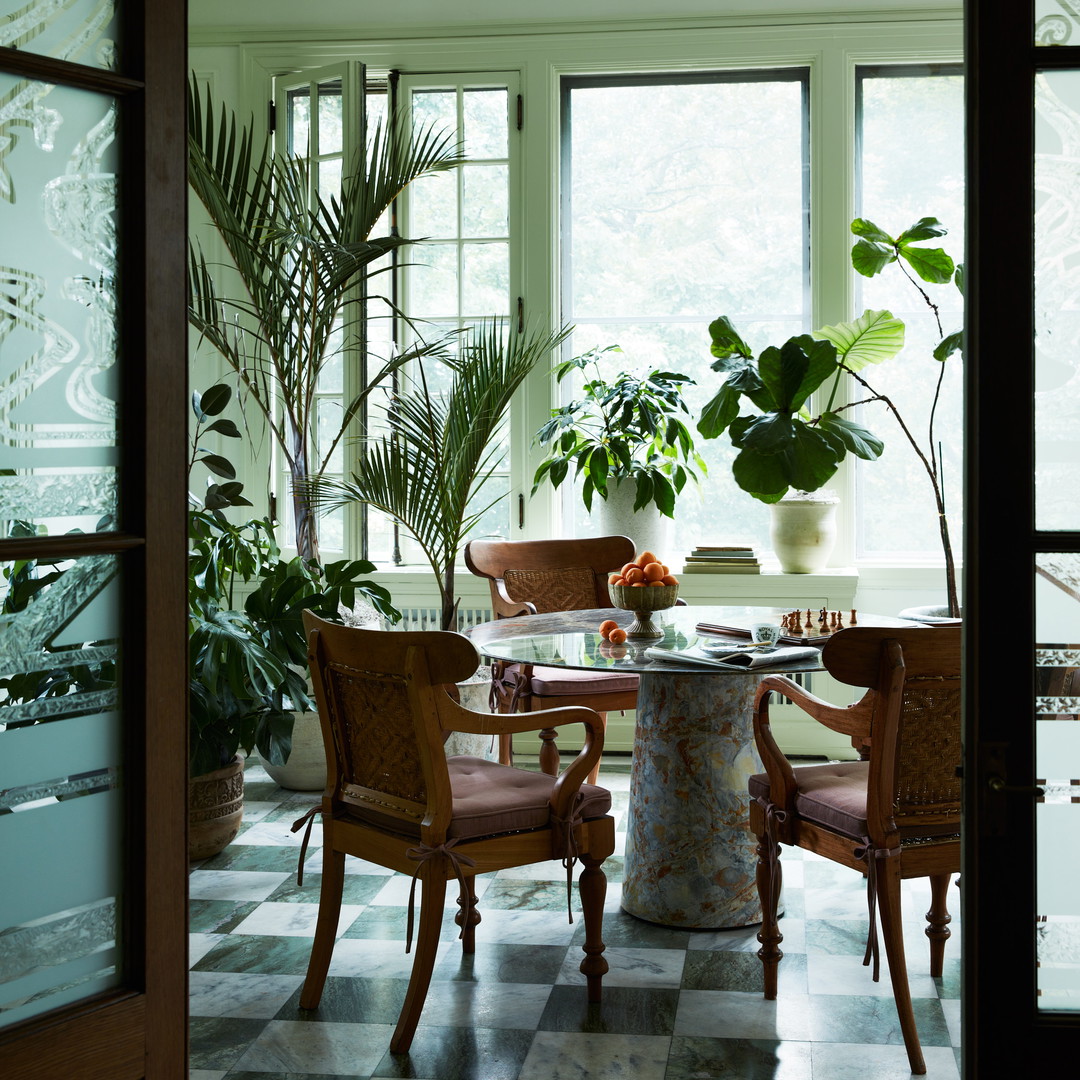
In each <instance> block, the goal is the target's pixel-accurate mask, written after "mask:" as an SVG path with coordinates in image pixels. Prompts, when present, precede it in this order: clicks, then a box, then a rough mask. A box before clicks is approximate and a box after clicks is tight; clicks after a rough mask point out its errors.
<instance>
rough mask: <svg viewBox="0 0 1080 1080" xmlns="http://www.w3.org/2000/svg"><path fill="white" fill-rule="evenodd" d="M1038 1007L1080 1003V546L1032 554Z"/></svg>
mask: <svg viewBox="0 0 1080 1080" xmlns="http://www.w3.org/2000/svg"><path fill="white" fill-rule="evenodd" d="M1035 570H1036V578H1035V604H1036V609H1035V639H1036V642H1037V644H1036V646H1035V676H1036V678H1035V685H1036V699H1035V783H1036V784H1037V785H1039V786H1040V787H1042V788H1043V789H1044V791H1045V795H1044V796H1043V797H1042V798H1040V799H1039V805H1038V806H1037V807H1036V815H1035V822H1036V836H1037V841H1036V844H1037V847H1036V878H1035V887H1036V912H1037V916H1036V940H1037V966H1038V974H1037V987H1038V996H1039V1008H1040V1009H1043V1010H1053V1011H1062V1010H1068V1011H1076V1010H1080V841H1078V840H1077V837H1078V836H1080V554H1077V553H1068V554H1053V555H1050V554H1043V555H1038V556H1036V562H1035Z"/></svg>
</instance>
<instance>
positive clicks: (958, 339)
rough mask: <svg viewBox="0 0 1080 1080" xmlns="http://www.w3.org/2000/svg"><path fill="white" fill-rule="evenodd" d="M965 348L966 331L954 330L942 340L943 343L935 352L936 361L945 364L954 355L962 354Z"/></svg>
mask: <svg viewBox="0 0 1080 1080" xmlns="http://www.w3.org/2000/svg"><path fill="white" fill-rule="evenodd" d="M963 348H964V331H963V330H954V331H953V332H952V333H951V334H946V335H945V337H943V338H942V339H941V343H940V344H939V345H938V347H937V348H936V349H935V350H934V359H935V360H940V361H941V362H942V363H944V362H945V361H946V360H948V359H949V357H950V356H952V354H953V353H956V352H958V353H962V352H963Z"/></svg>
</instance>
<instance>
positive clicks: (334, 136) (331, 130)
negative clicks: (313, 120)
mask: <svg viewBox="0 0 1080 1080" xmlns="http://www.w3.org/2000/svg"><path fill="white" fill-rule="evenodd" d="M341 125H342V120H341V84H340V83H338V84H331V85H327V86H320V87H319V153H320V154H340V153H341V151H342V148H343V145H344V144H343V143H342V130H341Z"/></svg>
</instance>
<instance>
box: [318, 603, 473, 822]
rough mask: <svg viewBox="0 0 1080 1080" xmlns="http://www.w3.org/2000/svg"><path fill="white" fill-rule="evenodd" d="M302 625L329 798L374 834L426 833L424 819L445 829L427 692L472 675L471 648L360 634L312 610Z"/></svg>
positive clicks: (435, 634)
mask: <svg viewBox="0 0 1080 1080" xmlns="http://www.w3.org/2000/svg"><path fill="white" fill-rule="evenodd" d="M304 626H305V629H306V630H307V635H308V658H309V662H310V665H311V677H312V683H313V685H314V690H315V697H316V700H317V702H318V706H319V716H320V720H321V723H322V727H323V741H324V744H325V747H326V756H327V775H328V780H327V783H328V787H329V789H330V790H331V792H332V797H333V799H334V800H335V801H336V802H339V803H342V804H344V805H346V806H348V807H350V808H351V810H352V811H353V812H354V813H356V814H358V815H359V816H361V817H364V818H366V819H367V820H369V821H370V822H371V823H372V824H376V825H378V826H380V827H382V828H389V829H391V830H394V831H398V832H406V833H409V834H414V835H418V836H419V835H421V833H422V832H423V834H424V835H425V836H426V835H427V832H426V831H425V830H424V829H422V826H423V823H424V822H425V819H426V820H427V822H428V827H429V829H433V830H434V831H435V832H436V833H438V832H439V831H440V829H445V826H446V823H447V821H448V819H449V804H450V799H449V790H450V782H449V778H448V774H447V770H446V757H445V754H444V752H443V733H442V728H441V725H440V723H439V718H438V710H437V706H436V703H435V695H436V694H442V693H445V691H444V690H443V689H442V684H444V683H453V682H457V681H458V680H460V679H465V678H468V677H469V676H470V675H472V673H473V672H474V671H475V670H476V665H477V663H478V659H477V654H476V649H475V648H474V647H473V645H472V644H471V643H470V642H469V641H468V640H466V639H465V638H463V637H460V636H459V635H456V634H445V633H442V632H441V631H416V632H404V633H396V632H387V631H380V630H361V629H358V628H356V627H342V626H337V625H335V624H333V623H328V622H325V621H324V620H322V619H319V618H317V617H316V616H314V615H312V614H311V613H310V612H304ZM444 818H445V819H447V820H446V821H444V820H443V819H444Z"/></svg>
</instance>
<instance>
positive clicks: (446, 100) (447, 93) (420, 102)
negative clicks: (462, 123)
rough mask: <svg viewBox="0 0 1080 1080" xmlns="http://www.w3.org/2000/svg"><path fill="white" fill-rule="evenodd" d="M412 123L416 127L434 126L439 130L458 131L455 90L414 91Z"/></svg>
mask: <svg viewBox="0 0 1080 1080" xmlns="http://www.w3.org/2000/svg"><path fill="white" fill-rule="evenodd" d="M412 115H413V123H414V124H415V125H416V126H417V127H427V126H428V125H429V124H434V125H435V126H436V128H438V129H440V130H450V131H456V130H457V129H458V115H457V91H456V90H415V91H414V92H413V97H412Z"/></svg>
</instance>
